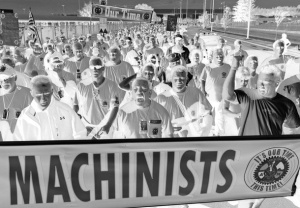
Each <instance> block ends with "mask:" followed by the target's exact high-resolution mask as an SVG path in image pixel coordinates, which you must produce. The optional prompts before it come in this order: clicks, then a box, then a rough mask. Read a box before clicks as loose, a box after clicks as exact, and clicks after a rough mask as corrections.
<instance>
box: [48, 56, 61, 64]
mask: <svg viewBox="0 0 300 208" xmlns="http://www.w3.org/2000/svg"><path fill="white" fill-rule="evenodd" d="M49 63H50V64H57V65H58V64H62V63H64V60H63V59H62V58H61V57H59V56H54V57H51V58H50V61H49Z"/></svg>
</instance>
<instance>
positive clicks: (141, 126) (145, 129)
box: [139, 121, 148, 135]
mask: <svg viewBox="0 0 300 208" xmlns="http://www.w3.org/2000/svg"><path fill="white" fill-rule="evenodd" d="M147 133H148V124H147V121H140V123H139V134H141V135H147Z"/></svg>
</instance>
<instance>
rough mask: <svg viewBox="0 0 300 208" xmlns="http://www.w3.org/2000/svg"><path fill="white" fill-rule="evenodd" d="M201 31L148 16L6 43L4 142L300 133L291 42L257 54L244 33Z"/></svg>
mask: <svg viewBox="0 0 300 208" xmlns="http://www.w3.org/2000/svg"><path fill="white" fill-rule="evenodd" d="M202 36H205V34H203V33H200V32H199V33H196V35H195V36H194V37H189V36H188V35H187V33H182V32H179V31H177V32H167V31H165V28H164V27H163V26H160V25H150V24H145V25H141V26H134V27H132V28H125V29H121V30H119V31H117V32H114V33H113V32H111V33H109V34H106V35H102V34H97V37H96V39H95V38H93V37H92V35H91V34H87V35H86V36H80V37H75V36H73V37H72V38H71V39H67V38H66V37H65V36H64V35H62V36H60V37H58V38H57V40H51V39H47V42H46V43H44V44H43V45H40V44H39V43H36V42H34V41H32V40H29V41H28V42H27V45H28V47H27V48H25V49H22V48H17V47H15V48H10V47H7V46H3V47H2V48H1V50H0V52H1V54H0V55H1V60H0V85H1V89H0V132H1V137H2V139H3V141H29V140H69V139H100V138H166V137H202V136H235V135H240V136H243V135H282V134H299V132H300V129H299V127H300V117H299V113H300V103H299V95H300V74H299V69H297V68H289V67H287V63H288V61H293V62H295V63H300V61H299V59H295V58H292V57H290V56H287V55H285V51H286V45H285V42H284V41H281V40H278V41H276V42H275V43H274V47H273V48H274V54H273V55H272V56H271V57H269V58H267V59H266V60H264V61H262V62H261V63H259V59H258V57H257V56H255V55H254V56H249V55H248V53H247V52H246V51H245V50H244V49H243V43H242V41H241V40H236V41H235V42H234V46H233V47H231V46H229V45H226V41H225V40H224V39H223V38H221V37H220V38H219V39H218V42H217V45H216V47H214V48H207V47H206V44H205V41H204V40H203V39H202ZM94 39H95V40H94ZM297 70H298V73H293V72H294V71H297ZM290 74H292V76H288V75H290ZM293 74H294V75H293Z"/></svg>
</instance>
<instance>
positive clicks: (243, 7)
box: [233, 0, 256, 22]
mask: <svg viewBox="0 0 300 208" xmlns="http://www.w3.org/2000/svg"><path fill="white" fill-rule="evenodd" d="M249 1H251V7H249ZM254 2H255V0H238V2H237V5H236V6H234V7H233V20H234V21H235V22H247V21H248V19H249V9H251V11H253V10H254V9H255V4H254ZM255 20H256V17H255V16H254V14H253V12H251V18H250V21H255Z"/></svg>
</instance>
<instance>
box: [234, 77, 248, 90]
mask: <svg viewBox="0 0 300 208" xmlns="http://www.w3.org/2000/svg"><path fill="white" fill-rule="evenodd" d="M248 82H249V79H247V78H245V77H242V78H241V79H237V83H236V84H237V86H236V87H237V88H242V87H247V85H248Z"/></svg>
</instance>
